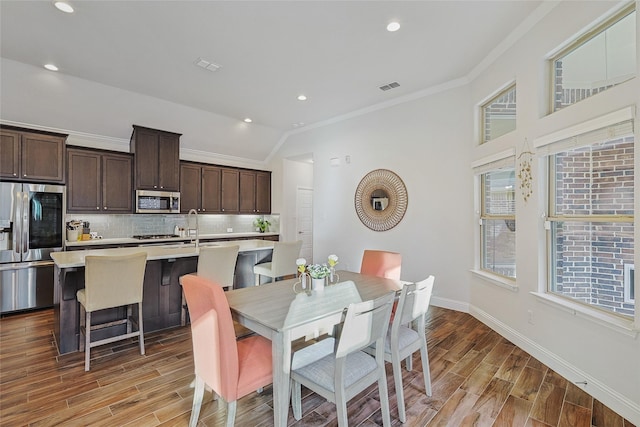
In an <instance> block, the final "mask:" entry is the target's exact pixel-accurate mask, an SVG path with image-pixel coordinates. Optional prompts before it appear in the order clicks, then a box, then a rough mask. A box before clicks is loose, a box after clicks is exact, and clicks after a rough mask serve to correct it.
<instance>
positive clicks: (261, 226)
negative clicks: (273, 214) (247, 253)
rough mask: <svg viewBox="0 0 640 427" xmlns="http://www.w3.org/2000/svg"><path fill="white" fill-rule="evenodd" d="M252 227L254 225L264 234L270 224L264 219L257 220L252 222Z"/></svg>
mask: <svg viewBox="0 0 640 427" xmlns="http://www.w3.org/2000/svg"><path fill="white" fill-rule="evenodd" d="M253 225H255V226H256V227H257V228H258V230H259V231H260V232H261V233H264V232H265V231H267V230H268V229H269V226H270V225H271V223H270V222H269V221H267V220H266V219H264V218H258V219H256V220H255V221H253Z"/></svg>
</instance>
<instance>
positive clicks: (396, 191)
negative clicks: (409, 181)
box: [355, 169, 409, 231]
mask: <svg viewBox="0 0 640 427" xmlns="http://www.w3.org/2000/svg"><path fill="white" fill-rule="evenodd" d="M408 204H409V196H408V195H407V188H406V187H405V186H404V182H402V179H400V177H399V176H398V175H396V174H395V173H393V172H392V171H390V170H387V169H376V170H373V171H371V172H369V173H368V174H366V175H365V176H364V178H362V180H360V184H358V188H356V195H355V208H356V213H357V214H358V218H360V221H361V222H362V223H363V224H364V225H365V226H367V227H368V228H370V229H371V230H374V231H386V230H390V229H392V228H393V227H395V226H396V225H398V223H399V222H400V221H401V220H402V218H403V217H404V214H405V212H406V211H407V205H408Z"/></svg>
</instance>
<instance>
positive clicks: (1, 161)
mask: <svg viewBox="0 0 640 427" xmlns="http://www.w3.org/2000/svg"><path fill="white" fill-rule="evenodd" d="M19 174H20V133H18V132H13V131H9V130H5V129H2V130H0V177H2V178H14V179H19V178H20V176H19Z"/></svg>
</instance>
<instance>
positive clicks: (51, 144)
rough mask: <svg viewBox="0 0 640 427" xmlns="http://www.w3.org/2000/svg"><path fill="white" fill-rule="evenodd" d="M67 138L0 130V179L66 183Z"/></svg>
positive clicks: (14, 129) (51, 134)
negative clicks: (65, 153)
mask: <svg viewBox="0 0 640 427" xmlns="http://www.w3.org/2000/svg"><path fill="white" fill-rule="evenodd" d="M66 140H67V135H63V134H55V133H49V132H47V133H39V132H36V131H27V130H23V129H20V128H13V127H3V128H1V129H0V178H2V179H8V180H21V181H34V182H55V183H64V178H65V175H64V149H65V143H66Z"/></svg>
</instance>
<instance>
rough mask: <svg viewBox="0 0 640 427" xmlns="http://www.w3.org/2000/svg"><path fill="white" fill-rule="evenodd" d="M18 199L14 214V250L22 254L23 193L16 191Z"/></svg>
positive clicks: (14, 205) (17, 253)
mask: <svg viewBox="0 0 640 427" xmlns="http://www.w3.org/2000/svg"><path fill="white" fill-rule="evenodd" d="M15 198H16V201H15V203H14V204H13V208H14V210H15V212H14V215H13V252H14V254H15V255H16V256H18V255H20V250H21V247H22V193H21V192H19V191H18V192H17V193H15Z"/></svg>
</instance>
